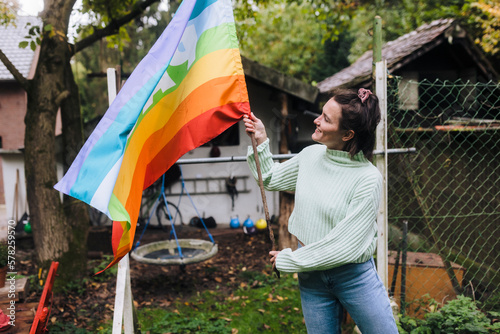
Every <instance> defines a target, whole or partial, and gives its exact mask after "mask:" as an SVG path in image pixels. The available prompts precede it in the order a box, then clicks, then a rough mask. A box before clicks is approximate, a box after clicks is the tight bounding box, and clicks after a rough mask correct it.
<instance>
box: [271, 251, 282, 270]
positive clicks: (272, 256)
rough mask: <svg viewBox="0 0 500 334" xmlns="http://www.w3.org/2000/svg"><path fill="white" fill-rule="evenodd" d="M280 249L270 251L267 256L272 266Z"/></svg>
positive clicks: (274, 264) (274, 266) (274, 265)
mask: <svg viewBox="0 0 500 334" xmlns="http://www.w3.org/2000/svg"><path fill="white" fill-rule="evenodd" d="M279 253H280V251H270V252H269V257H270V258H271V260H270V261H271V263H272V264H273V268H276V259H277V258H278V254H279Z"/></svg>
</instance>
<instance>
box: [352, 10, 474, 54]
mask: <svg viewBox="0 0 500 334" xmlns="http://www.w3.org/2000/svg"><path fill="white" fill-rule="evenodd" d="M466 2H467V0H443V1H428V0H418V1H413V0H403V1H384V2H382V3H383V5H381V4H379V3H377V2H371V1H370V2H367V3H362V4H361V5H360V6H359V7H358V8H357V9H356V11H355V12H354V15H353V18H352V23H351V25H350V28H349V32H350V33H351V34H352V36H353V37H354V38H355V40H356V42H355V43H353V44H352V48H351V52H350V55H349V60H350V61H351V62H354V61H355V60H356V59H358V58H359V57H360V56H361V55H362V54H363V53H365V51H367V50H370V49H372V47H373V45H372V43H373V37H372V35H371V33H369V30H371V29H372V27H373V20H374V18H375V16H376V15H379V16H380V17H382V22H383V23H382V24H383V30H382V33H383V40H384V41H392V40H394V39H396V38H398V37H399V36H401V35H404V34H406V33H409V32H411V31H412V30H415V29H416V28H418V27H419V26H421V25H422V24H424V23H429V22H431V21H433V20H437V19H443V18H460V16H461V12H462V7H463V6H464V4H465V3H466Z"/></svg>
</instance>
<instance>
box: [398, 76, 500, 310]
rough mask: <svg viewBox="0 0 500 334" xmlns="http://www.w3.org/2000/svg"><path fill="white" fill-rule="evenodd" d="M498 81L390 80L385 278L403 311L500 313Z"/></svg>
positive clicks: (499, 130)
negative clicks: (437, 308)
mask: <svg viewBox="0 0 500 334" xmlns="http://www.w3.org/2000/svg"><path fill="white" fill-rule="evenodd" d="M499 118H500V85H499V84H498V83H493V82H490V83H471V82H462V81H460V80H459V81H455V82H450V81H438V80H436V81H433V82H431V81H427V80H424V81H419V82H415V81H408V80H403V79H401V78H398V77H393V78H391V79H390V80H389V82H388V124H389V129H388V146H389V148H399V147H415V148H416V150H417V153H416V154H406V155H390V156H389V158H388V159H389V167H388V168H389V180H388V187H389V194H388V195H389V196H388V199H389V203H388V206H389V250H390V252H389V254H390V256H389V285H390V287H389V288H390V291H391V292H392V294H393V295H394V297H395V298H396V300H398V301H399V302H400V305H401V308H402V311H403V313H405V312H406V313H407V314H411V315H414V316H422V315H423V308H424V307H426V306H429V304H430V303H432V301H431V298H432V299H434V300H435V302H437V303H439V304H444V303H445V302H446V301H448V300H450V299H453V298H455V297H456V296H457V295H461V294H462V295H465V296H469V297H472V298H474V299H475V300H476V301H478V302H479V305H480V307H481V309H483V310H484V311H497V312H498V311H500V288H499V287H500V273H499V269H500V182H499V181H500V119H499Z"/></svg>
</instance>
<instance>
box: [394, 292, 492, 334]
mask: <svg viewBox="0 0 500 334" xmlns="http://www.w3.org/2000/svg"><path fill="white" fill-rule="evenodd" d="M398 326H399V329H400V333H410V334H434V333H443V334H446V333H450V334H454V333H464V334H465V333H500V324H499V323H495V324H491V321H490V319H488V317H486V315H485V314H484V313H483V312H481V311H480V310H479V309H478V307H477V305H476V302H475V301H473V300H472V299H471V298H469V297H465V296H458V297H457V299H454V300H450V301H449V302H448V303H446V304H445V305H444V306H443V307H442V308H441V309H440V310H438V311H436V312H430V313H427V314H426V315H425V320H420V319H413V318H410V317H401V319H400V320H399V324H398Z"/></svg>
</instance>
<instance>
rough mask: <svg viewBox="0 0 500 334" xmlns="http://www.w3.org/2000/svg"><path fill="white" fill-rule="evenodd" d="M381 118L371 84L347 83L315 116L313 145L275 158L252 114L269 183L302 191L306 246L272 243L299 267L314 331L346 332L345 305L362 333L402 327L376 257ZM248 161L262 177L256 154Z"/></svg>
mask: <svg viewBox="0 0 500 334" xmlns="http://www.w3.org/2000/svg"><path fill="white" fill-rule="evenodd" d="M379 121H380V109H379V106H378V98H377V97H376V96H375V95H373V94H372V93H371V92H370V91H369V90H367V89H363V88H361V89H359V91H358V92H356V91H354V90H340V91H337V92H335V94H334V96H333V97H332V98H331V99H330V100H329V101H328V102H327V103H326V104H325V106H324V107H323V112H322V114H321V115H320V116H319V117H318V118H316V119H315V120H314V124H315V125H316V130H315V131H314V133H313V134H312V139H313V140H314V141H315V142H317V143H319V144H321V145H311V146H309V147H306V148H305V149H303V150H302V151H301V152H300V153H299V154H298V155H297V156H295V157H294V158H292V159H290V160H288V161H286V162H284V163H274V162H273V160H272V156H271V152H270V150H269V139H268V138H267V135H266V131H265V127H264V125H263V123H262V122H261V121H260V120H259V119H258V118H257V117H255V116H254V115H253V114H251V116H250V117H248V116H245V117H244V122H245V127H246V132H247V133H248V134H249V135H251V134H252V133H253V134H255V138H256V140H257V145H258V147H257V151H258V154H259V159H260V165H261V169H262V177H263V181H264V186H265V188H266V189H267V190H277V191H283V190H289V191H295V207H294V210H293V212H292V214H291V216H290V219H289V222H288V230H289V231H290V233H292V234H293V235H295V236H296V237H297V239H298V240H299V248H298V249H297V250H296V251H293V252H292V250H291V249H289V248H287V249H283V250H282V251H271V252H270V253H269V255H270V257H271V263H272V264H273V266H275V267H276V268H277V269H278V270H279V271H280V272H298V273H299V274H298V275H299V288H300V296H301V300H302V311H303V314H304V319H305V322H306V327H307V331H308V333H312V334H319V333H340V332H341V322H342V315H343V308H345V309H346V310H347V311H348V312H349V314H350V315H351V317H352V318H353V320H354V321H355V322H356V324H357V326H358V327H359V329H360V330H361V332H362V333H384V334H391V333H397V332H398V331H397V327H396V324H395V321H394V317H393V315H392V310H391V307H390V303H389V298H388V295H387V292H386V290H385V288H384V285H383V284H382V281H381V280H380V278H379V276H378V274H377V272H376V269H375V263H374V261H373V257H372V255H373V253H374V251H375V247H376V236H377V222H376V218H377V212H378V208H379V202H380V195H381V189H382V176H381V174H380V173H379V171H378V170H377V168H376V167H375V166H373V164H372V163H371V162H370V161H369V159H371V157H372V151H373V147H374V145H375V130H376V127H377V124H378V123H379ZM248 163H249V166H250V169H251V171H252V173H253V174H254V177H255V178H257V171H256V166H255V157H254V152H253V150H252V148H251V147H250V148H249V153H248Z"/></svg>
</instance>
